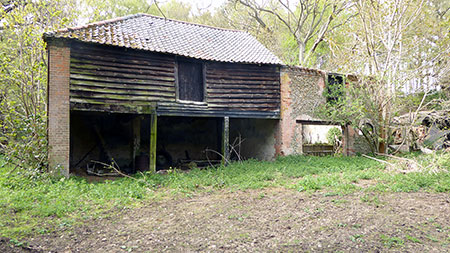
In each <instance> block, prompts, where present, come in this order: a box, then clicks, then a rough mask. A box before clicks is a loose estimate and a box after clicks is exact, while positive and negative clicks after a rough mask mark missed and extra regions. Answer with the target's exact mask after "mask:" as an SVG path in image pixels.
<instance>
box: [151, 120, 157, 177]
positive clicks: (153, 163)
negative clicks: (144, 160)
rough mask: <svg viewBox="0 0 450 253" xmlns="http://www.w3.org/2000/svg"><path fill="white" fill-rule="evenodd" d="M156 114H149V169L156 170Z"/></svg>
mask: <svg viewBox="0 0 450 253" xmlns="http://www.w3.org/2000/svg"><path fill="white" fill-rule="evenodd" d="M157 126H158V122H157V116H156V113H153V114H150V154H149V157H150V162H149V170H150V171H151V172H156V138H157Z"/></svg>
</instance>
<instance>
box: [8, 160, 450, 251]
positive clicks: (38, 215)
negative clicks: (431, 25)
mask: <svg viewBox="0 0 450 253" xmlns="http://www.w3.org/2000/svg"><path fill="white" fill-rule="evenodd" d="M410 156H413V157H415V158H416V159H418V160H419V161H420V163H421V164H423V165H424V167H426V165H427V164H430V163H433V166H437V167H439V168H440V170H439V172H437V173H430V172H429V171H420V172H411V173H400V172H397V171H395V170H392V168H390V169H389V168H387V167H386V164H385V163H382V162H378V161H374V160H370V159H367V158H364V157H308V156H288V157H280V158H278V159H277V160H276V161H273V162H261V161H255V160H250V161H244V162H235V163H232V164H230V165H229V166H227V167H218V168H208V169H193V170H190V171H188V172H181V171H177V170H173V171H169V173H168V174H167V175H159V174H141V175H136V176H135V179H131V178H118V179H117V180H114V181H109V180H108V181H104V182H97V183H88V182H87V181H86V180H85V179H83V178H78V177H71V178H70V179H64V178H58V179H55V178H50V177H45V176H37V177H36V175H35V177H34V178H33V177H32V176H30V174H29V173H25V172H23V171H14V172H13V173H11V170H12V168H11V167H8V166H5V165H4V162H2V160H0V196H2V197H1V198H0V237H4V238H10V239H12V241H13V242H18V243H20V241H21V240H22V239H23V238H28V237H33V236H35V235H39V234H47V233H51V232H55V231H64V230H70V229H71V228H72V227H76V226H77V225H80V224H83V223H85V222H86V221H90V220H93V219H96V218H104V217H108V216H109V215H113V214H115V213H117V212H118V211H121V210H125V209H132V208H135V207H140V206H142V205H145V204H148V203H149V202H155V201H156V202H157V201H164V200H167V199H174V198H185V197H189V196H190V195H192V194H201V193H208V192H216V191H219V190H220V191H226V192H236V191H243V190H249V189H252V190H258V189H270V188H283V189H288V190H293V191H297V192H305V193H306V194H314V193H315V192H321V193H323V194H324V195H325V196H343V195H346V194H353V193H355V192H361V194H362V196H366V195H367V201H369V202H372V201H376V200H374V199H371V197H370V196H371V195H370V194H369V193H372V192H391V193H392V192H394V193H395V192H418V191H421V192H431V193H439V192H449V191H450V175H449V173H448V172H447V171H446V169H447V168H448V167H449V159H448V155H442V156H440V158H439V159H436V158H435V157H431V156H424V155H422V156H417V155H414V154H411V155H410ZM389 240H390V239H386V241H387V243H391V242H390V241H389ZM393 243H395V242H393Z"/></svg>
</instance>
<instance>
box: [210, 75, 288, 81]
mask: <svg viewBox="0 0 450 253" xmlns="http://www.w3.org/2000/svg"><path fill="white" fill-rule="evenodd" d="M206 80H220V81H235V80H236V81H246V80H249V81H254V82H255V81H272V82H279V81H280V79H279V78H277V77H264V76H243V75H242V76H237V75H228V76H225V75H222V76H219V75H211V74H206Z"/></svg>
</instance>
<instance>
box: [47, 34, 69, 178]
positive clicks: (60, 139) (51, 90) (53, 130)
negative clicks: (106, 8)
mask: <svg viewBox="0 0 450 253" xmlns="http://www.w3.org/2000/svg"><path fill="white" fill-rule="evenodd" d="M48 63H49V64H48V66H49V68H48V110H47V114H48V115H47V116H48V145H49V151H48V159H49V169H50V171H52V172H53V173H55V174H60V175H63V176H66V177H67V176H69V155H70V103H69V76H70V72H69V71H70V69H69V68H70V48H69V47H68V45H65V44H64V43H61V42H59V43H55V42H50V43H49V45H48Z"/></svg>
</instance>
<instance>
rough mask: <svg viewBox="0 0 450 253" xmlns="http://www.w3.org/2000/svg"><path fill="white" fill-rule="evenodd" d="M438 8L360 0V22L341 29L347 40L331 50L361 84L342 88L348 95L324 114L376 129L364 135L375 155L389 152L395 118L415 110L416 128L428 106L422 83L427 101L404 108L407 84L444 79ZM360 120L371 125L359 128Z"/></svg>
mask: <svg viewBox="0 0 450 253" xmlns="http://www.w3.org/2000/svg"><path fill="white" fill-rule="evenodd" d="M435 7H436V5H434V4H433V1H425V0H393V1H381V0H379V1H364V0H358V1H355V6H354V7H353V8H354V9H355V10H354V11H355V12H358V13H359V15H358V18H357V19H354V20H353V21H352V22H351V23H349V24H348V26H347V29H345V30H344V31H343V30H341V31H340V32H344V33H345V37H346V38H347V39H346V41H345V42H343V43H341V44H339V45H337V44H336V45H337V46H336V48H334V49H333V51H334V52H336V57H335V60H336V65H337V64H340V66H341V67H342V68H341V69H340V70H341V71H343V72H353V73H356V74H357V76H358V80H357V82H353V83H351V82H350V84H349V86H348V87H343V89H345V91H344V92H343V93H344V94H346V95H345V96H343V97H342V98H341V99H340V100H339V101H338V103H337V104H335V105H327V106H326V108H325V109H324V108H322V112H323V111H325V112H326V113H325V114H326V115H328V116H329V117H331V118H332V119H334V120H342V119H345V120H346V123H351V124H352V125H353V126H354V127H357V128H360V129H361V130H364V129H362V128H363V127H364V126H369V125H370V127H371V128H372V130H370V131H366V133H367V134H368V135H367V136H368V141H369V142H370V143H373V145H374V150H375V151H376V152H385V151H386V144H387V143H388V142H389V138H390V133H391V132H392V130H393V128H392V123H393V118H394V117H395V116H398V115H399V114H400V113H402V112H404V111H405V109H406V110H409V111H413V112H414V113H412V115H411V119H412V122H410V123H411V125H412V124H414V121H415V120H416V119H417V111H418V110H420V109H421V108H423V106H424V103H423V101H425V97H426V96H427V94H428V92H429V91H430V90H429V89H428V88H427V86H425V85H422V86H421V88H422V91H424V95H423V99H419V101H420V102H419V104H417V105H416V107H415V108H411V107H409V108H404V106H403V103H404V99H403V97H404V93H405V89H406V87H407V84H408V83H409V81H410V80H416V81H417V80H419V81H422V83H427V84H433V83H434V84H437V83H439V82H440V81H441V80H443V78H441V77H439V75H440V73H441V71H442V70H443V69H445V68H448V54H449V52H450V51H449V43H448V42H449V40H448V34H449V33H448V23H446V21H442V22H436V18H439V19H441V17H442V16H440V15H434V14H433V13H441V14H442V12H440V11H434V8H435ZM444 16H445V15H444ZM444 19H445V18H444ZM445 27H447V29H446V28H445ZM442 28H444V29H442ZM430 77H433V78H430ZM428 86H430V85H428ZM361 120H363V122H366V123H367V122H370V124H360V123H361ZM366 130H367V128H366ZM363 133H364V131H363Z"/></svg>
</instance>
